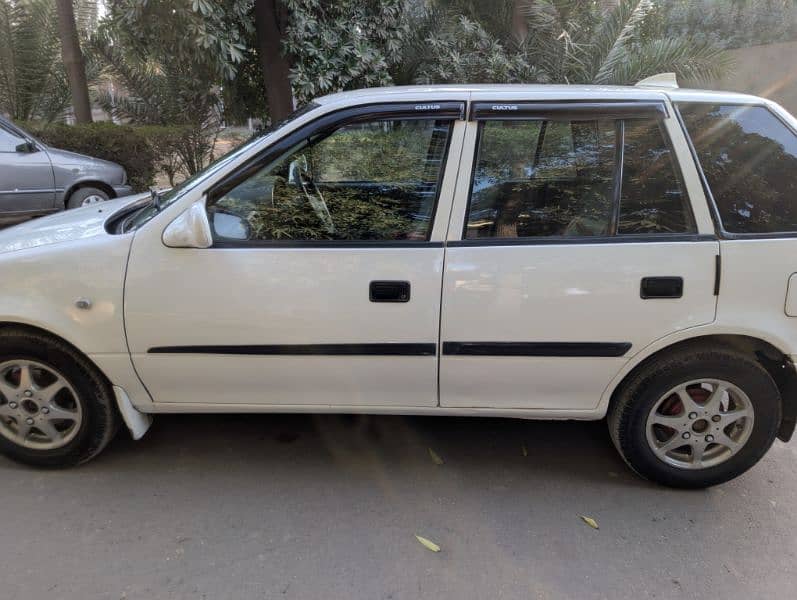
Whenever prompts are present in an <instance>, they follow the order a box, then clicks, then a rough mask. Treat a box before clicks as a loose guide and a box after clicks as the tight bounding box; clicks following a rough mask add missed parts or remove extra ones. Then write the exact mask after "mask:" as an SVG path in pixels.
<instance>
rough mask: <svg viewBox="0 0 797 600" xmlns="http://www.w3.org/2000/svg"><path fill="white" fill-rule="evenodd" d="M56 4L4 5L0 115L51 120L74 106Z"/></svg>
mask: <svg viewBox="0 0 797 600" xmlns="http://www.w3.org/2000/svg"><path fill="white" fill-rule="evenodd" d="M69 102H70V96H69V88H68V86H67V82H66V74H65V73H64V70H63V68H62V65H61V46H60V43H59V41H58V30H57V16H56V12H55V3H54V2H52V1H50V0H3V1H2V2H0V111H2V112H6V113H8V114H9V115H10V116H11V118H12V119H15V120H28V119H32V118H41V119H45V120H48V121H49V120H52V119H54V118H55V117H56V116H58V115H60V114H62V113H63V112H64V110H66V108H67V107H68V106H69Z"/></svg>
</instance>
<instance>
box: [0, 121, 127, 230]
mask: <svg viewBox="0 0 797 600" xmlns="http://www.w3.org/2000/svg"><path fill="white" fill-rule="evenodd" d="M131 193H132V189H131V188H130V186H129V185H127V175H126V173H125V170H124V168H122V167H121V166H120V165H117V164H116V163H113V162H110V161H107V160H100V159H98V158H92V157H90V156H84V155H82V154H77V153H75V152H68V151H66V150H59V149H57V148H51V147H50V146H47V145H45V144H43V143H42V142H40V141H38V140H36V139H34V138H33V137H32V136H31V135H29V134H28V133H26V132H25V131H23V130H22V129H20V128H19V127H17V126H16V125H13V124H12V123H10V122H9V121H8V120H6V119H3V118H2V117H0V222H4V223H9V222H14V221H18V220H23V219H26V218H28V217H32V216H38V215H43V214H48V213H52V212H57V211H59V210H64V209H66V208H76V207H78V206H86V205H88V204H93V203H95V202H102V201H104V200H108V199H109V198H117V197H119V196H126V195H128V194H131Z"/></svg>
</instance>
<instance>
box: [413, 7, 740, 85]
mask: <svg viewBox="0 0 797 600" xmlns="http://www.w3.org/2000/svg"><path fill="white" fill-rule="evenodd" d="M518 1H519V2H520V3H521V4H520V6H519V10H520V12H521V13H522V15H523V16H524V17H525V19H526V23H525V26H526V32H525V34H524V35H518V34H517V32H513V31H512V29H511V28H510V27H509V24H508V22H509V21H508V17H507V16H506V15H508V14H509V11H508V9H507V6H511V5H512V0H505V1H504V2H503V3H501V6H502V7H503V8H498V7H496V8H495V11H496V14H499V13H500V14H501V15H504V16H502V17H501V21H495V19H485V21H484V23H482V22H480V21H477V20H474V17H477V18H478V17H481V18H484V17H483V16H482V15H481V12H483V10H481V9H479V8H478V7H479V6H480V5H479V4H478V3H471V2H467V1H465V0H460V1H454V2H449V3H447V4H450V5H451V6H452V7H453V8H454V9H456V10H465V11H469V14H457V13H456V12H455V13H451V12H450V10H448V11H445V10H444V11H441V9H437V8H432V9H429V10H426V11H420V12H415V13H411V14H410V16H409V17H408V18H410V19H411V20H412V23H411V24H410V26H409V29H410V31H415V32H419V34H422V35H425V38H423V41H422V42H421V40H419V39H418V38H417V36H415V35H410V43H409V44H407V45H406V46H405V48H406V49H407V60H402V61H400V62H401V63H402V64H408V65H417V66H416V67H415V70H414V73H412V74H410V73H408V72H407V70H406V69H403V70H397V71H398V75H399V76H400V78H401V79H402V80H405V81H406V80H409V79H414V80H415V81H417V82H420V83H461V82H482V81H484V82H498V83H598V84H630V83H635V82H636V81H638V80H639V79H642V78H644V77H647V76H649V75H653V74H655V73H659V72H662V71H673V72H675V73H676V74H677V75H678V76H680V77H683V78H690V79H692V80H694V79H697V80H706V79H709V78H713V77H716V76H718V75H719V74H721V73H722V72H723V71H724V69H725V68H727V66H728V60H727V59H726V57H725V55H724V54H723V52H722V49H721V48H720V47H719V46H718V45H717V44H714V43H711V42H709V41H702V42H696V41H695V40H694V38H693V36H691V35H689V34H683V35H671V34H667V35H664V33H663V32H664V28H663V27H662V25H661V23H660V20H661V19H662V18H664V17H663V13H661V12H660V11H658V10H657V4H656V3H655V2H653V1H652V0H621V1H620V2H619V4H618V5H617V6H615V7H614V8H612V9H609V10H608V11H607V10H603V9H602V8H601V5H600V3H599V2H595V1H589V2H577V1H575V0H518ZM435 22H436V23H438V25H437V26H430V23H435ZM500 22H504V23H506V25H505V26H504V27H501V26H500ZM441 23H442V24H441ZM419 47H424V48H426V49H427V52H426V54H425V55H424V56H420V57H419V54H418V52H417V48H419Z"/></svg>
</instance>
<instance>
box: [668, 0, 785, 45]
mask: <svg viewBox="0 0 797 600" xmlns="http://www.w3.org/2000/svg"><path fill="white" fill-rule="evenodd" d="M657 10H658V11H659V13H660V22H661V24H662V30H663V31H662V36H663V37H670V36H673V37H682V36H688V37H690V38H691V39H693V40H695V41H696V42H698V43H704V44H705V43H709V44H712V45H717V46H720V47H722V48H741V47H744V46H756V45H759V44H772V43H775V42H788V41H793V40H797V3H795V2H794V0H730V1H729V0H670V1H669V2H662V3H660V4H659V5H658V7H657Z"/></svg>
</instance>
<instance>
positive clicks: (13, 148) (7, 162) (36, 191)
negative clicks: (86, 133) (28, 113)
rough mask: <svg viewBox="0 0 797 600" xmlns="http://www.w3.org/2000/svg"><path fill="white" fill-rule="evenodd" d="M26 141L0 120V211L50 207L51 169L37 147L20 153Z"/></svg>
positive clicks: (52, 195) (53, 192) (48, 162)
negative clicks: (20, 148)
mask: <svg viewBox="0 0 797 600" xmlns="http://www.w3.org/2000/svg"><path fill="white" fill-rule="evenodd" d="M27 141H28V140H27V139H25V137H23V136H22V135H21V134H20V133H19V132H18V131H16V130H15V129H12V128H11V127H6V126H4V125H3V123H0V211H3V212H23V211H36V210H41V209H48V208H52V207H53V204H54V202H55V182H54V179H53V168H52V165H51V164H50V158H49V157H48V156H47V153H46V152H44V151H43V150H40V149H35V150H34V151H33V152H31V151H29V150H25V151H22V152H20V151H19V150H18V149H17V148H18V147H19V146H20V145H23V144H25V143H26V142H27Z"/></svg>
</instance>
